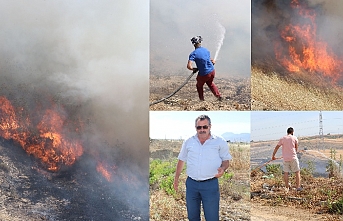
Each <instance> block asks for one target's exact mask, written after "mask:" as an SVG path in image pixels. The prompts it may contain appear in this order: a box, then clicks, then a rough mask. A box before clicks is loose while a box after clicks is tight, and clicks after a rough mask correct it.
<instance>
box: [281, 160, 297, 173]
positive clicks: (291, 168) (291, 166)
mask: <svg viewBox="0 0 343 221" xmlns="http://www.w3.org/2000/svg"><path fill="white" fill-rule="evenodd" d="M299 170H300V166H299V160H298V158H297V159H293V160H291V161H283V172H297V171H299Z"/></svg>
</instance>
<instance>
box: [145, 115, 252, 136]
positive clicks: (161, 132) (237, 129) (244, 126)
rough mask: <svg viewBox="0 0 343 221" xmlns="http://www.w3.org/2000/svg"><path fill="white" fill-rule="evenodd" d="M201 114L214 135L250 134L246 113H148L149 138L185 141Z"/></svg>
mask: <svg viewBox="0 0 343 221" xmlns="http://www.w3.org/2000/svg"><path fill="white" fill-rule="evenodd" d="M202 114H206V115H208V116H209V117H210V118H211V123H212V128H211V131H212V133H213V134H215V135H220V136H221V135H222V134H223V133H225V132H232V133H235V134H239V133H249V132H250V112H248V111H237V112H236V111H206V112H202V111H150V119H149V121H150V138H152V139H186V138H188V137H190V136H193V135H194V134H195V133H196V130H195V128H194V126H195V119H196V118H197V117H198V116H199V115H202Z"/></svg>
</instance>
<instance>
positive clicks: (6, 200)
mask: <svg viewBox="0 0 343 221" xmlns="http://www.w3.org/2000/svg"><path fill="white" fill-rule="evenodd" d="M0 152H1V155H0V174H1V176H0V191H1V201H0V208H1V214H0V219H1V220H4V221H6V220H8V221H9V220H18V221H19V220H32V221H33V220H113V217H116V220H139V219H141V220H147V217H145V216H146V214H142V208H134V207H133V206H132V205H135V204H134V203H132V202H133V201H134V200H137V199H135V198H134V197H129V196H128V195H129V194H127V193H128V192H129V191H133V190H134V189H136V188H137V189H140V188H142V186H139V187H138V186H135V185H137V184H132V186H130V183H129V182H130V181H129V180H127V181H125V182H126V184H124V185H123V183H124V181H123V180H122V179H121V178H119V179H117V180H116V181H114V182H113V183H109V182H108V181H107V180H105V179H104V177H102V176H101V175H100V174H99V173H97V172H96V171H95V170H94V168H95V165H96V161H95V160H94V158H93V157H92V156H90V155H88V154H85V155H83V156H82V157H81V158H80V159H79V160H78V161H77V162H76V163H75V164H74V165H73V166H72V167H68V168H64V169H63V170H61V171H59V172H57V173H51V172H47V171H46V170H45V169H44V168H42V167H41V166H40V163H39V161H37V159H35V158H33V157H30V156H28V155H27V154H26V153H25V151H24V150H23V149H21V148H20V147H19V146H18V145H16V144H14V143H13V142H11V141H5V140H3V139H1V141H0ZM92 168H93V169H92ZM125 186H126V187H125ZM139 197H141V196H140V194H139V193H137V198H139ZM123 199H127V200H125V201H124V200H123ZM138 200H140V199H138ZM129 201H131V202H129ZM136 205H137V204H136ZM143 210H144V209H143Z"/></svg>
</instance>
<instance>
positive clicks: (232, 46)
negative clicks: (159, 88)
mask: <svg viewBox="0 0 343 221" xmlns="http://www.w3.org/2000/svg"><path fill="white" fill-rule="evenodd" d="M219 24H221V25H222V26H223V27H224V28H225V29H226V32H225V38H224V42H223V45H222V47H221V50H220V52H219V55H218V59H217V63H216V76H217V77H221V76H222V77H230V76H236V77H237V76H239V77H248V76H250V1H248V0H243V1H239V3H237V2H235V1H226V0H215V1H205V0H201V1H196V0H191V1H182V0H177V1H172V2H168V1H158V0H152V1H150V67H151V69H150V71H151V74H159V75H176V74H185V75H186V74H187V73H188V72H189V71H188V70H187V68H186V64H187V61H188V55H189V54H190V52H191V51H193V50H194V47H193V45H192V44H191V41H190V39H191V38H192V37H194V36H197V35H201V36H202V37H203V39H204V41H203V43H202V45H203V46H204V47H206V48H208V49H209V50H210V52H211V56H212V58H213V57H214V55H215V52H216V48H217V45H218V37H220V35H221V33H220V32H221V26H220V25H219Z"/></svg>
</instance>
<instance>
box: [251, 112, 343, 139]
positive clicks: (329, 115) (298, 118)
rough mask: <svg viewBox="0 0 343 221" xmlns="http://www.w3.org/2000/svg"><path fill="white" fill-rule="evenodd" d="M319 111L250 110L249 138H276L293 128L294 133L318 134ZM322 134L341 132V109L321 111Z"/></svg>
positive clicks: (300, 134) (342, 116)
mask: <svg viewBox="0 0 343 221" xmlns="http://www.w3.org/2000/svg"><path fill="white" fill-rule="evenodd" d="M319 113H320V111H252V112H251V139H252V140H254V141H260V140H277V139H280V138H281V137H282V136H284V135H286V134H287V132H286V131H287V128H288V127H293V128H294V135H295V136H297V137H301V136H314V135H319ZM322 122H323V134H324V135H326V134H329V133H330V134H338V133H340V134H342V133H343V111H322Z"/></svg>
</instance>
